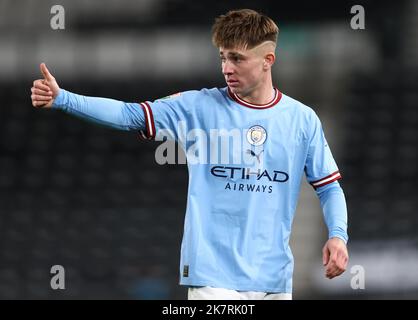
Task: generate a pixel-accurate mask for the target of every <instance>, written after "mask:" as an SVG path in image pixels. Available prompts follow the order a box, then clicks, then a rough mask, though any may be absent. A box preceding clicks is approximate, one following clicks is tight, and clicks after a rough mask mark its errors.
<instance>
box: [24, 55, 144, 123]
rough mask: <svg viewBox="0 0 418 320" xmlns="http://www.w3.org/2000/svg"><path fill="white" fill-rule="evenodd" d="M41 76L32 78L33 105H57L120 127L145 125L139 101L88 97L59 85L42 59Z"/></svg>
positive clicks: (50, 106) (62, 108)
mask: <svg viewBox="0 0 418 320" xmlns="http://www.w3.org/2000/svg"><path fill="white" fill-rule="evenodd" d="M40 69H41V73H42V75H43V79H37V80H35V81H34V82H33V87H32V88H31V92H32V95H31V99H32V105H33V106H34V107H35V108H56V109H61V110H63V111H65V112H67V113H70V114H73V115H76V116H78V117H80V118H83V119H86V120H88V121H91V122H95V123H98V124H101V125H104V126H107V127H111V128H115V129H119V130H143V129H145V117H144V112H143V110H142V108H141V107H140V105H139V104H138V103H126V102H122V101H118V100H113V99H107V98H97V97H87V96H82V95H78V94H75V93H71V92H69V91H66V90H63V89H60V87H59V86H58V83H57V81H56V79H55V78H54V77H53V76H52V74H51V73H50V72H49V70H48V68H47V67H46V65H45V64H44V63H42V64H41V65H40Z"/></svg>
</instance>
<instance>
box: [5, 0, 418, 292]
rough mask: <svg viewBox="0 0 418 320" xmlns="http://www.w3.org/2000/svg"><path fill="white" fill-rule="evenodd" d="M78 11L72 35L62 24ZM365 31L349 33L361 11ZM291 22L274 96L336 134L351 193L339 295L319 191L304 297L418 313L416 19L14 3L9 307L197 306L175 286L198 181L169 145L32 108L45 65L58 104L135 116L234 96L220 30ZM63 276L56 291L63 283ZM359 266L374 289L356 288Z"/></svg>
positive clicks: (377, 6)
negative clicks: (219, 26)
mask: <svg viewBox="0 0 418 320" xmlns="http://www.w3.org/2000/svg"><path fill="white" fill-rule="evenodd" d="M54 4H61V5H63V6H64V8H65V13H66V15H65V18H66V20H65V27H66V28H65V30H56V31H55V30H52V29H51V28H50V19H51V17H52V15H51V14H50V8H51V6H52V5H54ZM355 4H360V5H363V6H364V9H365V18H366V25H365V26H366V28H365V30H353V29H351V28H350V20H351V18H352V16H353V15H352V14H351V13H350V8H351V7H352V5H355ZM243 7H248V8H253V9H256V10H260V11H262V12H264V13H266V14H268V15H269V16H271V17H272V18H274V19H275V21H277V23H278V25H279V27H280V29H281V33H280V36H279V46H278V60H277V63H276V65H275V69H274V79H275V84H276V85H277V86H278V88H279V89H280V90H281V91H283V92H284V93H286V94H288V95H290V96H292V97H294V98H296V99H299V100H301V101H302V102H304V103H305V104H307V105H310V106H312V107H313V108H314V109H315V110H316V112H317V113H318V114H319V116H320V117H321V119H322V122H323V125H324V129H325V132H326V135H327V137H328V140H329V142H330V144H331V146H332V149H333V152H334V155H335V157H336V159H337V162H338V164H339V167H340V169H341V172H342V174H343V177H344V179H343V180H342V182H341V184H342V186H343V188H344V190H345V193H346V197H347V202H348V208H349V234H350V244H349V250H350V256H351V260H350V264H349V268H348V270H347V271H346V273H345V275H344V276H342V277H340V278H339V279H335V280H332V281H330V280H326V279H325V278H324V276H323V270H322V266H321V247H322V245H323V243H324V241H325V240H326V230H325V228H324V224H323V222H322V218H321V211H320V208H319V204H318V200H317V199H316V196H315V194H314V192H313V190H312V189H311V188H310V187H309V186H308V185H307V184H306V183H305V184H304V186H303V188H302V194H301V203H300V205H299V207H298V212H297V216H296V219H295V222H294V231H293V236H292V249H293V252H294V255H295V258H296V265H295V275H294V285H295V288H294V298H296V299H312V298H313V299H327V298H334V299H363V298H377V299H386V298H395V299H398V298H400V299H405V298H406V299H409V298H412V299H416V298H418V267H417V266H418V251H417V249H418V215H417V208H418V200H417V198H418V197H417V195H418V188H417V184H416V183H417V180H418V169H417V163H418V148H417V145H418V105H417V104H418V91H417V89H418V72H417V67H418V2H416V1H412V0H411V1H391V2H384V1H334V2H331V1H321V2H316V1H311V2H308V1H305V2H300V1H280V2H279V1H261V0H259V1H248V0H242V1H228V2H227V3H224V2H213V1H209V0H205V1H185V0H158V1H156V0H137V1H127V0H124V1H122V0H101V1H81V0H77V1H69V0H66V1H59V0H58V1H35V0H19V1H12V0H1V2H0V86H1V87H0V88H1V90H0V96H1V107H0V119H1V126H0V298H1V299H76V298H79V299H185V298H186V290H185V289H184V288H182V287H180V286H179V285H178V284H177V283H178V263H179V255H180V241H181V237H182V228H183V220H184V211H185V204H186V190H187V170H186V166H185V165H166V166H160V165H158V164H156V162H155V160H154V150H155V147H156V146H157V145H158V144H157V143H141V142H139V141H138V139H137V138H136V135H135V134H133V133H126V132H119V131H114V130H109V129H104V128H101V127H98V126H94V125H91V124H87V123H84V122H82V121H81V120H78V119H75V118H72V117H69V116H67V115H64V114H62V113H59V112H53V111H52V112H50V111H43V110H41V111H38V110H35V109H34V108H32V107H31V102H30V87H31V84H32V81H33V80H34V79H36V78H38V77H40V75H39V69H38V68H39V63H40V62H42V61H44V62H46V63H47V65H48V67H49V68H50V70H51V72H52V73H53V74H54V75H55V76H56V78H57V79H58V82H59V84H60V86H61V87H63V88H65V89H68V90H71V91H75V92H77V93H81V94H86V95H92V96H105V97H112V98H116V99H121V100H125V101H143V100H145V99H149V100H153V99H155V98H157V97H161V96H166V95H167V94H170V93H175V92H178V91H182V90H188V89H199V88H202V87H213V86H224V82H223V78H222V75H221V73H220V66H219V59H218V54H217V51H216V49H215V48H213V47H212V46H211V41H210V26H211V24H212V22H213V19H214V17H215V16H217V15H218V14H221V13H224V12H226V11H227V10H229V9H236V8H243ZM57 264H58V265H62V266H64V268H65V270H66V289H65V290H55V291H54V290H52V289H51V287H50V279H51V277H52V275H51V274H50V268H51V266H53V265H57ZM356 265H359V266H361V267H362V268H364V270H365V289H363V290H361V289H359V290H354V289H352V288H351V286H350V283H351V281H352V277H353V276H355V275H356V274H353V273H350V271H355V270H357V269H352V268H353V267H354V266H356Z"/></svg>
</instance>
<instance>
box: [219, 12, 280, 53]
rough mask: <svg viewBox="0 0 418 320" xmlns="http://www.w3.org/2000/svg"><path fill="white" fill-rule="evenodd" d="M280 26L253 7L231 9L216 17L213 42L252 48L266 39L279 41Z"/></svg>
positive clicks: (227, 45) (223, 46)
mask: <svg viewBox="0 0 418 320" xmlns="http://www.w3.org/2000/svg"><path fill="white" fill-rule="evenodd" d="M278 34H279V28H278V27H277V25H276V24H275V23H274V21H273V20H272V19H270V18H269V17H267V16H265V15H263V14H260V13H258V12H257V11H254V10H251V9H241V10H233V11H229V12H228V13H227V14H225V15H221V16H219V17H217V18H216V19H215V23H214V24H213V27H212V42H213V44H214V45H215V46H216V47H218V48H220V47H222V48H228V49H232V48H246V49H252V48H254V47H256V46H258V45H259V44H261V43H263V42H265V41H273V42H274V43H275V44H276V43H277V36H278Z"/></svg>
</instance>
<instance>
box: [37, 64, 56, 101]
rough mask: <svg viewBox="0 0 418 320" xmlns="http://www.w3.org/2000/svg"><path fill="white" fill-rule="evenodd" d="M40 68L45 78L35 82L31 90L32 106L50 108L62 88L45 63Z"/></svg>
mask: <svg viewBox="0 0 418 320" xmlns="http://www.w3.org/2000/svg"><path fill="white" fill-rule="evenodd" d="M40 68H41V73H42V75H43V77H44V78H43V79H38V80H35V81H34V82H33V86H32V88H31V92H32V95H31V99H32V105H33V106H34V107H36V108H50V107H51V106H52V104H53V103H54V100H55V98H56V97H57V95H58V93H59V90H60V88H59V86H58V83H57V81H56V80H55V78H54V77H53V76H52V74H51V73H50V72H49V70H48V68H47V67H46V65H45V63H41V65H40Z"/></svg>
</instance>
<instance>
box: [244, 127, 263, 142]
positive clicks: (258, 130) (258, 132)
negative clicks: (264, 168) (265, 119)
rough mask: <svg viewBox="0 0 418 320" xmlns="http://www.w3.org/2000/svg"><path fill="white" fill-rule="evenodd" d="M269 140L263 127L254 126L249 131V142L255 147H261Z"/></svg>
mask: <svg viewBox="0 0 418 320" xmlns="http://www.w3.org/2000/svg"><path fill="white" fill-rule="evenodd" d="M266 139H267V132H266V129H264V128H263V127H262V126H258V125H257V126H252V127H251V128H250V129H248V131H247V141H248V143H250V144H252V145H253V146H261V145H262V144H263V143H264V142H265V141H266Z"/></svg>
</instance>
